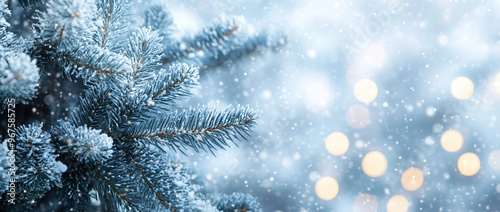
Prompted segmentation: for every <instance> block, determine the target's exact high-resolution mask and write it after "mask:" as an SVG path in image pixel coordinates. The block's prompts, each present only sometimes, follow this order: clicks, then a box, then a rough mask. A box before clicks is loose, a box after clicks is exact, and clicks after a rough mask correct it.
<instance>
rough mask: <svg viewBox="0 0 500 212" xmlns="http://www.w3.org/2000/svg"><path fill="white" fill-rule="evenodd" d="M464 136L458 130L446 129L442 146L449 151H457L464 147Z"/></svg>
mask: <svg viewBox="0 0 500 212" xmlns="http://www.w3.org/2000/svg"><path fill="white" fill-rule="evenodd" d="M463 144H464V137H463V136H462V133H460V132H459V131H457V130H446V131H445V132H444V133H443V134H442V135H441V146H442V147H443V149H444V150H445V151H447V152H456V151H458V150H460V149H461V148H462V145H463Z"/></svg>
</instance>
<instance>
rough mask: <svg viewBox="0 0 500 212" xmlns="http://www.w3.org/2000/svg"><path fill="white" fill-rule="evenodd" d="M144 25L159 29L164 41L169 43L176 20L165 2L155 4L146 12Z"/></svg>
mask: <svg viewBox="0 0 500 212" xmlns="http://www.w3.org/2000/svg"><path fill="white" fill-rule="evenodd" d="M144 16H145V18H144V19H145V20H144V26H145V27H151V28H152V29H153V30H155V31H158V33H159V35H160V37H163V43H168V41H169V40H170V35H171V34H172V30H173V25H174V20H173V18H172V16H171V14H170V13H169V12H168V10H167V8H166V6H164V5H163V4H154V5H152V6H151V7H149V8H148V10H146V12H145V13H144Z"/></svg>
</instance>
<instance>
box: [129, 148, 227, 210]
mask: <svg viewBox="0 0 500 212" xmlns="http://www.w3.org/2000/svg"><path fill="white" fill-rule="evenodd" d="M121 149H122V152H123V153H124V154H125V157H126V158H128V164H129V166H130V167H132V172H131V173H133V175H135V176H137V177H136V178H135V179H137V184H138V185H141V186H140V187H141V189H140V192H141V193H142V194H143V198H145V199H148V200H150V201H151V202H152V203H154V204H151V205H150V206H149V210H150V211H217V210H216V209H215V207H213V206H212V205H211V204H210V203H209V202H208V201H206V200H204V199H203V196H201V195H200V194H196V192H197V191H198V190H199V189H200V186H198V185H195V184H193V183H192V182H191V176H190V174H189V173H188V172H187V170H186V169H185V168H184V167H183V165H182V164H180V163H179V162H175V161H172V160H171V159H169V158H168V157H167V156H166V155H165V154H163V153H160V152H158V150H155V149H152V148H149V147H144V146H139V145H137V144H126V145H123V146H122V147H121Z"/></svg>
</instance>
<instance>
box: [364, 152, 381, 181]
mask: <svg viewBox="0 0 500 212" xmlns="http://www.w3.org/2000/svg"><path fill="white" fill-rule="evenodd" d="M361 168H362V169H363V172H364V173H365V174H366V175H368V176H370V177H380V176H382V175H383V174H384V173H385V171H386V170H387V158H386V157H385V155H384V154H382V153H381V152H379V151H371V152H368V153H367V154H366V155H365V157H363V160H362V161H361Z"/></svg>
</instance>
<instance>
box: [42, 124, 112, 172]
mask: <svg viewBox="0 0 500 212" xmlns="http://www.w3.org/2000/svg"><path fill="white" fill-rule="evenodd" d="M52 134H53V135H55V136H56V138H57V139H58V140H59V144H60V145H59V146H60V147H59V152H60V153H62V154H66V155H69V156H70V157H71V158H72V159H73V160H76V161H79V162H82V163H83V164H87V165H98V164H102V163H104V161H106V160H107V159H109V158H110V157H111V154H112V153H113V151H112V150H111V147H112V145H113V140H112V139H111V138H110V137H108V136H107V135H106V134H101V131H100V130H94V129H90V128H87V126H86V125H84V126H80V127H75V126H73V125H72V124H70V123H68V122H62V121H58V124H57V126H56V127H53V128H52Z"/></svg>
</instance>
